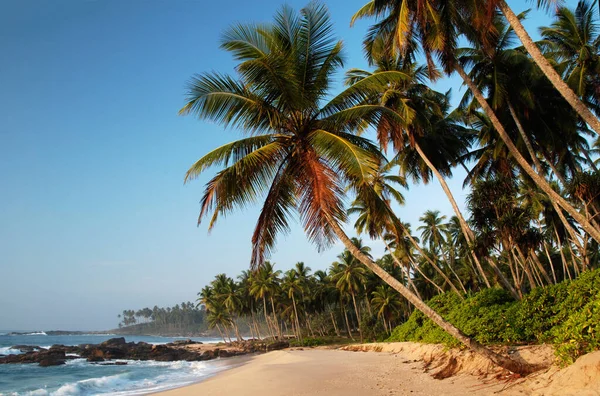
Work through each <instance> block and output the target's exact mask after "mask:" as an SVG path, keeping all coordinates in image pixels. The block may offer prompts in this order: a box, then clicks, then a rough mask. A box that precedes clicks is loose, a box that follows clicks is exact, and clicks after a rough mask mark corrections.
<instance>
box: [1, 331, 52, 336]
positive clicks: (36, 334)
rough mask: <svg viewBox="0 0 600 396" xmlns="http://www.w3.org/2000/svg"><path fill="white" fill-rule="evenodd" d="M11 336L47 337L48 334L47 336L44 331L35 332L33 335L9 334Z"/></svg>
mask: <svg viewBox="0 0 600 396" xmlns="http://www.w3.org/2000/svg"><path fill="white" fill-rule="evenodd" d="M9 335H17V336H40V335H41V336H47V335H48V334H46V333H45V332H43V331H34V332H32V333H24V334H9Z"/></svg>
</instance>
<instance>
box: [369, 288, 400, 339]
mask: <svg viewBox="0 0 600 396" xmlns="http://www.w3.org/2000/svg"><path fill="white" fill-rule="evenodd" d="M371 303H372V304H373V307H374V308H375V310H376V311H377V317H378V318H381V320H382V321H383V326H384V327H385V331H386V332H388V333H391V332H392V326H391V324H390V319H391V317H392V315H394V314H396V313H398V312H399V311H400V310H401V308H402V301H400V298H399V297H398V293H395V292H394V291H393V290H392V289H391V288H390V287H389V286H384V285H380V286H377V289H376V290H375V291H374V292H373V298H372V299H371Z"/></svg>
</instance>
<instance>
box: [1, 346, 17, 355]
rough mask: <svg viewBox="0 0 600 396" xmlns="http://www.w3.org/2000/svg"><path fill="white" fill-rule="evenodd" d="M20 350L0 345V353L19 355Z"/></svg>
mask: <svg viewBox="0 0 600 396" xmlns="http://www.w3.org/2000/svg"><path fill="white" fill-rule="evenodd" d="M20 354H21V351H20V350H18V349H12V348H11V347H0V355H20Z"/></svg>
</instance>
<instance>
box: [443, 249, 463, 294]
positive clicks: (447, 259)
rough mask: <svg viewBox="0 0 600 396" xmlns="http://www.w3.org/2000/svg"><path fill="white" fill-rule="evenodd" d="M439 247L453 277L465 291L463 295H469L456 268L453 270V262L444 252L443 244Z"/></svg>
mask: <svg viewBox="0 0 600 396" xmlns="http://www.w3.org/2000/svg"><path fill="white" fill-rule="evenodd" d="M438 246H439V248H440V252H441V253H442V257H444V261H446V265H447V266H448V268H449V269H450V272H452V275H454V277H455V278H456V279H457V280H458V285H459V286H460V288H461V289H462V290H463V293H465V294H467V289H466V288H465V285H463V282H462V280H461V279H460V276H458V274H457V273H456V271H454V268H452V262H451V260H450V256H449V255H448V253H447V252H446V253H445V252H444V248H443V246H442V244H441V243H440V244H438Z"/></svg>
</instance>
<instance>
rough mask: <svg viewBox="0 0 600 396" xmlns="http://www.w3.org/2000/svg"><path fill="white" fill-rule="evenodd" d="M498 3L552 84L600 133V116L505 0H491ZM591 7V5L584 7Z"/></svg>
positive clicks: (542, 0) (550, 0)
mask: <svg viewBox="0 0 600 396" xmlns="http://www.w3.org/2000/svg"><path fill="white" fill-rule="evenodd" d="M491 1H494V2H496V3H497V6H498V8H499V9H500V11H502V13H503V14H504V16H505V17H506V19H507V20H508V22H509V23H510V25H511V26H512V28H513V29H514V31H515V33H516V34H517V36H518V37H519V40H521V43H523V46H524V47H525V49H526V50H527V52H528V53H529V55H530V56H531V58H532V59H533V61H534V62H535V63H536V64H537V65H538V66H539V68H540V69H541V70H542V72H543V73H544V75H546V77H547V78H548V80H550V82H551V83H552V85H554V87H555V88H556V89H557V90H558V91H559V92H560V94H561V95H562V96H563V97H564V98H565V100H566V101H567V102H568V103H569V104H570V105H571V106H572V107H573V109H575V111H576V112H577V114H579V116H580V117H581V118H582V119H583V120H584V121H585V122H586V123H587V124H588V125H589V126H590V127H591V128H592V129H593V130H594V131H595V132H596V134H600V121H599V120H598V118H597V117H596V116H595V115H594V114H593V113H592V112H591V111H590V109H589V108H588V107H587V106H586V105H585V104H584V103H583V102H582V100H581V99H580V97H579V96H578V95H577V94H576V93H575V92H574V91H573V89H571V87H570V86H569V84H568V83H567V82H565V81H564V80H563V79H562V78H561V76H560V75H559V74H558V72H557V71H556V69H555V68H554V67H553V66H552V64H551V63H550V61H549V60H548V59H547V58H546V57H545V56H544V54H543V53H542V51H541V50H540V48H539V47H538V46H537V45H536V43H535V42H534V41H533V39H532V38H531V36H530V35H529V33H527V31H526V30H525V27H524V26H523V24H522V23H521V21H520V19H519V17H518V16H517V15H516V14H515V13H514V12H513V10H512V9H511V8H510V7H509V5H508V4H507V3H506V1H505V0H491ZM558 2H559V0H537V3H538V5H545V6H547V5H549V4H556V3H558ZM583 8H590V7H585V6H584V7H582V11H583ZM582 14H583V15H582V16H583V17H589V18H591V13H588V14H587V15H585V14H584V13H583V12H582Z"/></svg>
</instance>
